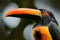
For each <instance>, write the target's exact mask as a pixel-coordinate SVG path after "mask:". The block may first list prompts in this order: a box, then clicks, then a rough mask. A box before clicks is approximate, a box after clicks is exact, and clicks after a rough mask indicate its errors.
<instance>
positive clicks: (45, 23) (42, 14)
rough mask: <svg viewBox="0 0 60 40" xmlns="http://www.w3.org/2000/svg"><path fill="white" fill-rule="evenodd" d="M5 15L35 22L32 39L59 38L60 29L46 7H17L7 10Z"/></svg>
mask: <svg viewBox="0 0 60 40" xmlns="http://www.w3.org/2000/svg"><path fill="white" fill-rule="evenodd" d="M5 17H18V18H25V19H31V20H33V21H35V22H36V24H35V25H34V26H33V28H32V35H33V38H34V40H60V30H59V25H58V22H57V20H56V19H55V17H54V15H53V13H52V12H50V11H48V10H46V9H31V8H17V9H13V10H9V11H8V12H7V13H6V14H5Z"/></svg>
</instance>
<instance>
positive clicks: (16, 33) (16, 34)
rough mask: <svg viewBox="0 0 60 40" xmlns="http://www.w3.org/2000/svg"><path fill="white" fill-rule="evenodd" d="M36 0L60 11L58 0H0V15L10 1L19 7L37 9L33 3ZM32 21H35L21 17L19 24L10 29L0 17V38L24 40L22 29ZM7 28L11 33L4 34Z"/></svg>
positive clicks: (59, 1)
mask: <svg viewBox="0 0 60 40" xmlns="http://www.w3.org/2000/svg"><path fill="white" fill-rule="evenodd" d="M38 2H39V4H40V3H41V2H42V3H45V4H48V5H50V6H51V7H52V8H53V9H55V10H59V11H60V0H0V16H1V15H2V12H3V11H4V9H5V8H6V7H7V5H9V4H10V3H16V4H17V5H18V7H19V8H33V9H37V8H38V6H36V5H35V4H37V3H38ZM40 6H41V5H40ZM38 9H39V8H38ZM33 23H35V22H34V21H32V20H29V19H21V22H20V23H19V25H18V26H17V27H16V28H13V29H11V28H9V27H8V26H7V25H6V24H5V22H3V20H2V19H1V17H0V40H25V38H24V37H23V30H24V28H25V27H26V26H27V25H29V24H33ZM2 26H3V27H2ZM7 30H10V31H11V34H10V35H8V36H7V35H6V34H5V31H7Z"/></svg>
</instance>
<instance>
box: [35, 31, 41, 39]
mask: <svg viewBox="0 0 60 40" xmlns="http://www.w3.org/2000/svg"><path fill="white" fill-rule="evenodd" d="M34 36H35V38H36V39H38V40H40V39H41V34H40V31H36V32H35V34H34Z"/></svg>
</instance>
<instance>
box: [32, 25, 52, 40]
mask: <svg viewBox="0 0 60 40" xmlns="http://www.w3.org/2000/svg"><path fill="white" fill-rule="evenodd" d="M33 37H34V40H53V39H52V36H51V34H50V32H49V29H48V27H46V26H42V27H35V28H33Z"/></svg>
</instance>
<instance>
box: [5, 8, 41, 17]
mask: <svg viewBox="0 0 60 40" xmlns="http://www.w3.org/2000/svg"><path fill="white" fill-rule="evenodd" d="M10 15H35V16H41V12H40V11H39V10H36V9H30V8H18V9H13V10H10V11H8V12H7V13H6V15H5V16H6V17H7V16H10Z"/></svg>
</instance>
